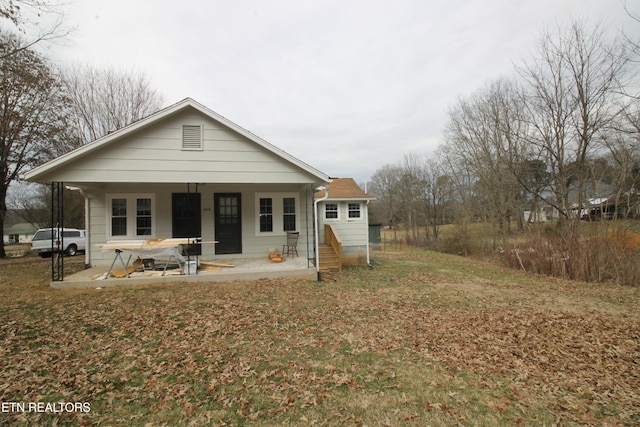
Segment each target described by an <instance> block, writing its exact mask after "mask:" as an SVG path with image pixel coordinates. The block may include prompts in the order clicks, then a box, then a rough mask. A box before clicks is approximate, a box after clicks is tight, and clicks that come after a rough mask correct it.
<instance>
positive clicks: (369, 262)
mask: <svg viewBox="0 0 640 427" xmlns="http://www.w3.org/2000/svg"><path fill="white" fill-rule="evenodd" d="M366 185H367V184H366V183H365V186H366ZM370 201H371V200H367V202H366V203H365V206H366V207H367V212H365V214H366V215H365V221H366V222H367V267H371V260H370V259H369V202H370Z"/></svg>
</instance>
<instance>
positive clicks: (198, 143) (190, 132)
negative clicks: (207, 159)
mask: <svg viewBox="0 0 640 427" xmlns="http://www.w3.org/2000/svg"><path fill="white" fill-rule="evenodd" d="M182 149H183V150H202V125H182Z"/></svg>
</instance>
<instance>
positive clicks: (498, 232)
mask: <svg viewBox="0 0 640 427" xmlns="http://www.w3.org/2000/svg"><path fill="white" fill-rule="evenodd" d="M639 47H640V46H639V44H638V43H637V41H634V40H633V39H631V38H630V37H626V36H625V35H624V34H617V35H611V34H610V32H607V31H605V29H604V28H602V27H601V26H595V27H588V26H587V25H585V24H584V23H581V22H574V23H572V24H570V25H568V26H566V27H557V28H555V29H553V30H547V31H545V32H543V33H542V34H541V36H540V38H539V40H538V43H537V45H536V49H535V50H534V51H533V53H531V54H530V56H529V57H528V58H525V59H524V60H522V61H521V62H520V63H518V64H517V65H515V67H514V68H515V69H514V73H513V76H510V77H506V76H502V77H498V78H496V79H495V80H493V81H490V82H488V83H486V84H485V85H484V86H483V87H481V88H479V89H478V90H477V91H475V92H474V93H472V94H470V95H467V96H463V97H460V98H459V99H458V100H457V102H456V103H455V104H454V105H452V106H451V107H450V109H449V111H448V123H447V126H446V129H445V130H444V143H443V144H442V146H441V147H439V149H438V152H437V153H436V155H434V156H431V157H426V156H420V155H417V154H414V153H409V154H407V155H405V157H404V160H403V161H402V162H401V163H399V164H390V165H386V166H384V167H382V168H380V169H378V170H377V171H376V172H375V174H374V175H373V177H372V178H371V181H370V183H369V184H368V187H369V191H370V192H371V193H373V194H374V195H375V196H376V197H377V201H376V202H375V203H374V204H373V205H372V208H371V211H372V215H373V218H372V220H373V221H379V222H381V223H383V224H384V225H387V226H389V227H390V230H391V231H390V232H389V233H390V234H389V235H390V238H391V240H392V241H394V242H396V243H398V242H402V243H406V244H412V245H417V246H427V247H431V248H435V249H439V250H444V251H448V252H453V253H459V254H463V255H470V254H476V255H477V254H486V253H499V254H500V256H501V259H503V260H504V261H505V262H507V263H508V264H510V265H513V266H514V267H518V268H523V269H526V270H529V271H534V272H538V273H545V274H554V275H560V276H565V277H570V278H576V279H584V280H616V281H620V282H624V283H633V284H635V283H639V282H640V280H639V279H640V275H639V274H638V267H636V265H638V257H637V255H638V254H637V252H638V249H640V238H637V234H635V233H631V232H630V229H629V228H630V227H633V226H634V224H635V222H634V221H632V220H629V218H636V219H637V218H638V217H639V216H640V193H639V190H640V108H639V107H640V104H639V101H640V98H639V95H640V91H639V87H640V79H639V78H638V65H639V60H640V56H639V53H640V48H639ZM596 201H599V203H600V204H601V205H600V206H599V208H596V209H594V210H593V211H591V210H589V207H588V206H589V203H590V202H591V203H596ZM525 212H526V213H527V215H525ZM605 212H606V215H605ZM594 213H595V214H594ZM543 218H546V219H547V221H546V222H545V223H544V224H542V225H541V224H540V222H541V220H542V219H543ZM581 218H583V219H589V220H600V219H613V220H614V221H607V222H603V221H581ZM445 230H446V232H445ZM518 232H519V233H518Z"/></svg>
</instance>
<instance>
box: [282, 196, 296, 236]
mask: <svg viewBox="0 0 640 427" xmlns="http://www.w3.org/2000/svg"><path fill="white" fill-rule="evenodd" d="M282 224H283V227H282V229H283V231H296V199H295V198H293V197H285V198H283V199H282Z"/></svg>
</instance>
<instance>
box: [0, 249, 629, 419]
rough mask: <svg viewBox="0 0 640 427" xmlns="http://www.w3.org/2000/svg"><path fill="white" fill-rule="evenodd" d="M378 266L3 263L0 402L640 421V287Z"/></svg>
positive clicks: (188, 412) (450, 264) (109, 412)
mask: <svg viewBox="0 0 640 427" xmlns="http://www.w3.org/2000/svg"><path fill="white" fill-rule="evenodd" d="M373 259H374V261H375V266H374V268H372V269H361V268H353V269H347V270H345V271H343V272H342V273H339V274H334V275H333V277H332V278H330V279H331V280H329V281H325V282H304V281H294V280H263V281H257V282H242V283H222V284H221V283H216V284H206V283H198V284H184V283H182V284H181V283H177V284H163V285H160V284H159V285H150V286H143V287H130V288H113V289H110V288H105V289H102V290H96V289H88V290H52V289H50V288H49V287H48V281H49V272H48V270H47V268H48V266H49V263H48V261H46V260H39V259H36V258H31V257H27V258H23V259H16V260H3V261H0V340H1V342H0V401H1V402H4V403H8V402H81V403H82V402H87V403H89V404H90V409H91V411H90V412H88V413H87V412H69V413H67V412H63V413H55V414H52V413H41V412H21V411H8V412H7V411H5V412H0V425H4V424H11V425H14V424H18V425H20V424H23V425H136V426H137V425H283V424H284V425H286V424H290V425H307V424H308V425H345V424H346V425H368V426H387V425H388V426H404V425H415V426H424V425H434V426H438V425H441V426H449V425H478V426H484V425H491V426H494V425H505V426H506V425H609V426H618V425H638V424H640V318H639V316H638V312H637V307H638V297H639V296H640V292H639V291H638V288H635V287H622V286H616V285H593V284H585V283H572V282H563V281H558V280H553V279H547V278H544V277H533V276H526V275H523V274H520V273H518V272H515V273H514V272H513V271H510V270H504V269H500V268H497V267H493V266H491V265H489V264H485V263H480V262H477V261H472V260H468V259H464V258H459V257H452V256H446V255H441V254H436V253H431V252H418V251H416V252H400V253H377V254H375V255H374V258H373ZM71 268H73V267H71ZM5 409H6V406H5Z"/></svg>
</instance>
